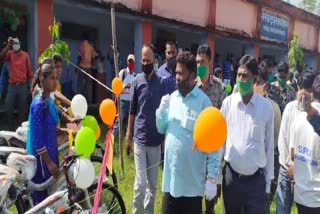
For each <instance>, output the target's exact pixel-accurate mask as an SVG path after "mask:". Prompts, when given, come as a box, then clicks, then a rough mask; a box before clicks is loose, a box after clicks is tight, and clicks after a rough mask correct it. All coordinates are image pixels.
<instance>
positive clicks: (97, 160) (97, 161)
mask: <svg viewBox="0 0 320 214" xmlns="http://www.w3.org/2000/svg"><path fill="white" fill-rule="evenodd" d="M90 160H91V162H92V163H93V165H94V167H95V171H96V176H99V175H100V171H101V167H102V161H103V159H102V157H99V156H95V155H92V156H91V157H90ZM112 171H113V172H112V174H110V172H109V170H108V169H107V170H106V176H107V182H108V183H109V184H111V185H113V186H114V187H115V188H118V179H117V176H116V174H115V172H114V170H112Z"/></svg>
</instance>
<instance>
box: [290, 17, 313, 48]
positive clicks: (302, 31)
mask: <svg viewBox="0 0 320 214" xmlns="http://www.w3.org/2000/svg"><path fill="white" fill-rule="evenodd" d="M294 32H296V33H297V35H298V36H299V37H300V44H301V45H302V46H303V47H304V48H307V49H309V50H314V48H315V47H316V44H315V41H316V28H315V27H314V26H313V25H311V24H307V23H304V22H301V21H299V20H296V22H295V26H294Z"/></svg>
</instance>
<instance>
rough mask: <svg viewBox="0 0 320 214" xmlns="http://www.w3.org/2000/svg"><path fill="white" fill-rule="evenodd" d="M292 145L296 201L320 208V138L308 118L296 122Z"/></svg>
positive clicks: (293, 129) (291, 137) (300, 115)
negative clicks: (293, 150)
mask: <svg viewBox="0 0 320 214" xmlns="http://www.w3.org/2000/svg"><path fill="white" fill-rule="evenodd" d="M291 128H292V131H291V134H290V142H292V143H291V144H290V145H291V147H292V148H294V149H295V156H294V180H295V186H294V200H295V201H296V202H297V203H299V204H302V205H304V206H306V207H320V137H319V136H318V134H317V133H316V132H315V131H314V129H313V127H312V126H311V124H310V123H309V122H308V120H307V118H306V114H299V116H297V118H296V119H295V120H294V122H293V125H292V127H291Z"/></svg>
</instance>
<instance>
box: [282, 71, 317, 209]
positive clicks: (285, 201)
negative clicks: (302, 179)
mask: <svg viewBox="0 0 320 214" xmlns="http://www.w3.org/2000/svg"><path fill="white" fill-rule="evenodd" d="M314 78H315V75H314V74H313V73H305V74H303V76H302V75H301V76H300V77H299V79H298V80H297V83H298V93H299V92H300V91H301V90H305V91H307V92H309V93H311V92H312V83H313V81H314ZM299 114H301V110H299V102H298V101H297V100H295V101H292V102H290V103H288V105H287V106H286V107H285V109H284V111H283V114H282V121H281V125H280V132H279V140H278V149H279V163H280V165H281V166H280V170H279V179H278V187H277V193H276V204H277V208H276V214H290V212H291V207H292V203H293V193H292V191H291V185H292V182H293V176H292V168H293V166H292V161H291V157H290V150H289V149H290V140H289V138H290V132H291V131H292V130H291V126H292V124H293V121H294V119H295V118H296V117H297V116H298V115H299Z"/></svg>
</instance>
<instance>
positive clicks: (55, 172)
mask: <svg viewBox="0 0 320 214" xmlns="http://www.w3.org/2000/svg"><path fill="white" fill-rule="evenodd" d="M48 169H49V172H50V173H51V175H52V176H53V177H54V178H59V169H58V167H57V165H55V164H54V163H53V162H52V161H51V162H50V163H49V164H48Z"/></svg>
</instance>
